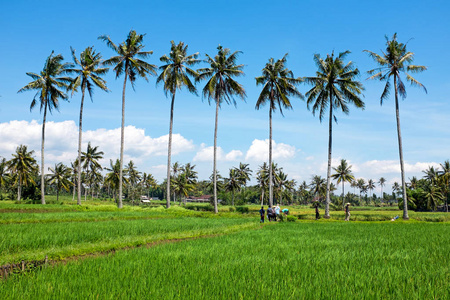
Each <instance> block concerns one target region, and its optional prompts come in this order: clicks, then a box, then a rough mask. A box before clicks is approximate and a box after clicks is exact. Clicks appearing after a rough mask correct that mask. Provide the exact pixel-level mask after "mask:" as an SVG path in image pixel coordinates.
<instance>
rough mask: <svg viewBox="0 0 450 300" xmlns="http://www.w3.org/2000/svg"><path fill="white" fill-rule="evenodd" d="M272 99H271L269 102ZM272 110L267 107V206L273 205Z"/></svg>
mask: <svg viewBox="0 0 450 300" xmlns="http://www.w3.org/2000/svg"><path fill="white" fill-rule="evenodd" d="M272 101H273V99H271V102H272ZM272 181H273V180H272V108H271V107H269V206H272V205H273V182H272Z"/></svg>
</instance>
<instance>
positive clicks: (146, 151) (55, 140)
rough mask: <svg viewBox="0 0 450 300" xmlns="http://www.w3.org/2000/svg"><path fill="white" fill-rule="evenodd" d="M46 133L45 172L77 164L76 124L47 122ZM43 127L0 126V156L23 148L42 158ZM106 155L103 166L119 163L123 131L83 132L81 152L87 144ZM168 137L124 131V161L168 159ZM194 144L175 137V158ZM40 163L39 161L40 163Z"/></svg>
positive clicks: (15, 123) (16, 123) (30, 124)
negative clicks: (53, 166)
mask: <svg viewBox="0 0 450 300" xmlns="http://www.w3.org/2000/svg"><path fill="white" fill-rule="evenodd" d="M45 128H46V130H45V165H46V168H47V167H48V166H51V165H53V164H55V163H58V162H63V163H64V164H69V163H70V162H71V161H74V159H75V157H76V156H77V151H78V127H77V126H76V125H75V122H74V121H64V122H47V123H46V127H45ZM41 134H42V125H41V124H39V123H38V122H37V121H35V120H33V121H31V122H27V121H10V122H8V123H0V141H1V143H0V155H1V156H3V157H5V158H7V159H8V158H9V157H11V154H12V153H13V152H14V151H15V149H16V147H17V146H19V145H20V144H24V145H27V146H28V149H30V150H35V155H36V158H38V157H40V149H41ZM89 141H90V142H91V145H93V146H98V147H99V150H100V151H103V152H104V153H105V154H104V159H103V160H101V164H102V165H109V159H113V160H115V159H117V158H118V157H119V153H120V128H116V129H110V130H108V129H104V128H99V129H97V130H88V131H86V132H83V144H82V149H86V147H87V144H88V142H89ZM167 143H168V135H163V136H160V137H156V138H152V137H150V136H148V135H146V134H145V131H144V129H140V128H136V127H135V126H126V127H125V149H124V151H125V152H124V160H125V161H129V160H130V159H132V160H134V161H135V163H139V162H142V161H145V160H146V159H148V158H150V157H153V156H165V155H167ZM193 149H194V144H193V141H191V140H187V139H185V138H184V137H183V136H181V135H180V134H173V135H172V155H176V154H179V153H182V152H187V151H192V150H193ZM38 161H39V159H38Z"/></svg>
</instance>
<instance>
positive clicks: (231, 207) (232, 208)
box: [228, 206, 236, 212]
mask: <svg viewBox="0 0 450 300" xmlns="http://www.w3.org/2000/svg"><path fill="white" fill-rule="evenodd" d="M228 209H229V210H230V212H235V211H236V208H234V207H233V206H230V208H228Z"/></svg>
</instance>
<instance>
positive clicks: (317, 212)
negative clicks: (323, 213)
mask: <svg viewBox="0 0 450 300" xmlns="http://www.w3.org/2000/svg"><path fill="white" fill-rule="evenodd" d="M315 208H316V220H319V219H320V214H319V202H316V205H315Z"/></svg>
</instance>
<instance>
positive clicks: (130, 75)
mask: <svg viewBox="0 0 450 300" xmlns="http://www.w3.org/2000/svg"><path fill="white" fill-rule="evenodd" d="M144 35H145V34H137V33H136V31H134V30H131V31H130V32H129V33H128V36H127V39H126V40H125V41H124V42H123V43H121V44H119V45H116V44H114V43H113V42H112V41H111V39H110V37H109V36H107V35H102V36H100V37H99V39H100V40H102V41H104V42H106V45H107V46H108V47H109V48H111V49H112V50H113V51H114V52H116V53H117V54H118V55H117V56H113V57H111V58H109V59H107V60H105V61H104V62H103V64H104V65H107V66H114V68H113V70H114V72H115V73H116V79H117V78H119V76H121V75H123V74H125V76H124V80H123V88H122V126H121V130H120V170H119V177H120V180H119V181H118V184H119V186H118V189H119V201H118V203H117V206H118V207H119V208H122V182H123V170H122V168H123V148H124V138H125V135H124V130H125V88H126V86H127V80H130V82H131V86H132V87H133V88H134V83H135V81H136V77H142V78H144V79H145V80H148V79H147V75H148V74H156V72H155V69H156V66H155V65H152V64H149V63H148V62H146V61H144V60H142V59H145V58H147V57H149V56H150V55H151V54H152V53H153V51H141V50H142V49H143V48H144V45H143V44H142V41H143V40H144ZM141 58H142V59H141Z"/></svg>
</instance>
